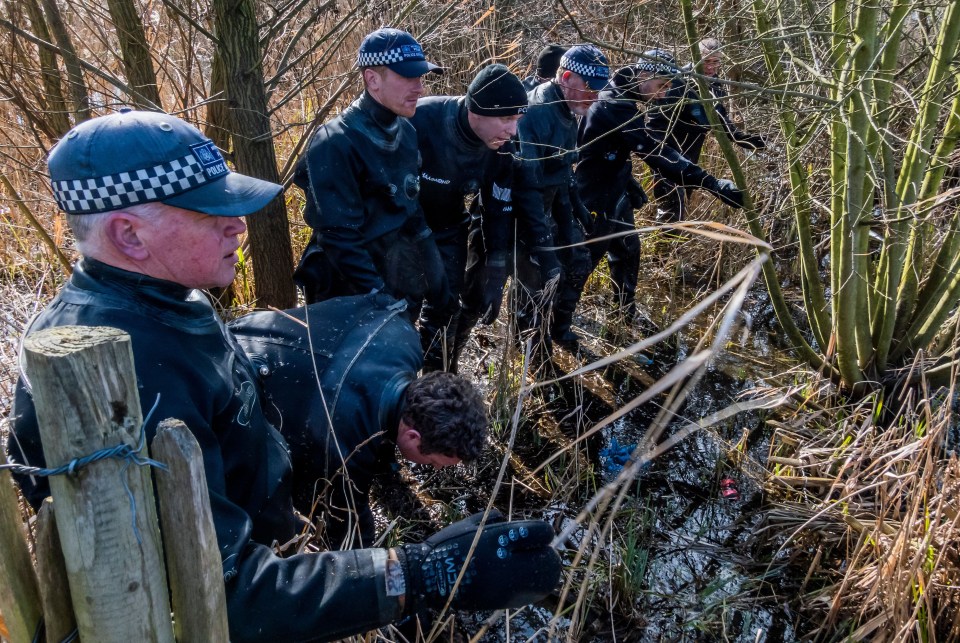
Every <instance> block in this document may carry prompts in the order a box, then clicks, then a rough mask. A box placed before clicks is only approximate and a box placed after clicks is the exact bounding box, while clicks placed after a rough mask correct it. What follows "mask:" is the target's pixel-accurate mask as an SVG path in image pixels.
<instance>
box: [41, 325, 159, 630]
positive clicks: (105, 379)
mask: <svg viewBox="0 0 960 643" xmlns="http://www.w3.org/2000/svg"><path fill="white" fill-rule="evenodd" d="M23 348H24V357H25V358H26V368H25V372H26V375H27V377H28V378H29V380H30V383H31V384H32V387H33V399H34V405H35V406H36V410H37V422H38V424H39V426H40V437H41V440H42V442H43V451H44V454H45V457H46V461H47V466H48V467H50V468H57V467H61V466H65V465H67V464H68V463H70V462H71V461H73V460H74V459H76V458H81V457H86V456H89V455H91V454H93V453H95V452H98V451H101V450H103V449H109V448H113V447H116V446H117V445H120V444H125V445H128V446H130V447H132V448H134V449H136V448H137V447H138V445H139V443H140V438H141V430H140V427H141V424H142V416H141V413H140V399H139V395H138V393H137V378H136V374H135V372H134V368H133V352H132V350H131V347H130V337H129V336H128V335H127V334H126V333H124V332H122V331H120V330H117V329H115V328H104V327H92V328H91V327H80V326H65V327H60V328H50V329H46V330H42V331H38V332H36V333H33V334H31V335H30V336H28V337H27V338H26V340H24V343H23ZM147 403H148V404H152V403H153V400H148V401H147ZM140 455H141V456H143V457H146V456H147V455H148V454H147V452H146V448H145V447H144V449H143V451H142V452H141V453H140ZM50 489H51V495H52V496H53V500H54V503H55V504H56V507H57V531H58V533H59V534H60V542H61V543H62V545H63V554H64V560H65V562H66V567H67V575H68V576H69V579H70V592H71V594H72V596H73V609H74V614H75V615H76V618H77V626H78V629H79V630H80V638H81V640H84V641H100V642H104V643H130V641H138V642H139V641H147V642H166V641H170V642H172V641H173V626H172V623H171V620H170V603H169V599H168V598H167V583H166V574H165V572H164V568H163V555H162V553H161V547H160V534H159V528H158V526H157V515H156V506H155V504H154V495H153V484H152V482H151V479H150V470H149V467H147V466H138V465H136V464H134V463H131V462H130V461H128V460H118V459H115V458H108V459H104V460H100V461H98V462H94V463H91V464H89V465H87V466H84V467H81V468H79V469H78V470H77V471H76V473H75V474H68V475H55V476H51V477H50ZM131 497H132V500H131Z"/></svg>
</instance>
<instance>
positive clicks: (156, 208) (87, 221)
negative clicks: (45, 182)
mask: <svg viewBox="0 0 960 643" xmlns="http://www.w3.org/2000/svg"><path fill="white" fill-rule="evenodd" d="M165 207H167V206H166V205H164V204H163V203H160V202H158V201H157V202H153V203H141V204H139V205H130V206H127V207H125V208H120V209H118V210H109V211H107V212H94V213H92V214H69V213H67V215H66V216H67V226H69V228H70V231H71V232H72V233H73V236H74V238H75V239H76V240H77V247H78V248H79V250H80V252H81V253H82V254H83V253H84V249H85V246H88V244H89V243H90V242H93V241H94V239H95V234H94V233H95V231H97V230H99V229H100V228H101V227H102V226H103V225H104V223H105V222H106V220H107V217H109V216H110V215H111V214H113V213H114V212H120V211H123V212H129V213H130V214H133V215H135V216H138V217H142V218H150V217H155V216H157V215H158V214H159V213H160V212H162V211H163V209H164V208H165Z"/></svg>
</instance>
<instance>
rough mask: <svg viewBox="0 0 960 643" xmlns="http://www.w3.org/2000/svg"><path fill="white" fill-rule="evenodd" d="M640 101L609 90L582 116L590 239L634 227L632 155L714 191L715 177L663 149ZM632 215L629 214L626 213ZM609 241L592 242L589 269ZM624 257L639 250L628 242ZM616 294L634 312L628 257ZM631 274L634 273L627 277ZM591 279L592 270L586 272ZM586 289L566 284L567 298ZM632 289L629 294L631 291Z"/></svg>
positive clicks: (582, 189) (580, 187) (633, 266)
mask: <svg viewBox="0 0 960 643" xmlns="http://www.w3.org/2000/svg"><path fill="white" fill-rule="evenodd" d="M639 100H640V98H639V97H638V96H636V95H634V94H630V93H628V92H624V91H622V90H620V89H618V88H616V87H614V88H611V89H606V90H604V91H602V92H601V93H600V96H599V98H598V100H597V102H595V103H594V104H593V105H591V106H590V110H589V111H588V112H587V115H586V116H585V117H584V120H583V122H582V123H581V126H580V134H579V139H580V161H579V163H578V164H577V169H576V174H575V177H574V178H575V182H576V186H577V193H578V195H579V198H580V200H581V201H582V202H583V205H584V206H585V207H586V209H587V210H588V211H589V212H590V213H591V216H593V217H594V224H593V230H592V232H591V234H590V235H589V238H590V239H591V240H594V239H600V238H602V237H604V236H607V235H609V234H612V233H615V232H623V231H629V230H631V229H633V227H634V224H633V216H632V215H633V209H632V208H630V207H629V200H628V201H626V202H624V198H625V197H627V191H628V188H629V187H630V183H631V181H632V180H633V177H632V164H631V155H634V154H636V155H637V156H639V157H640V158H641V159H642V160H643V161H644V162H645V163H646V164H647V165H649V166H650V167H651V168H654V169H656V170H657V171H658V172H660V173H661V174H662V175H663V176H666V177H668V178H670V179H672V180H673V181H675V182H677V183H682V184H684V185H691V186H698V187H701V186H709V187H711V188H712V187H714V186H715V184H716V179H715V178H714V177H712V176H711V175H709V174H708V173H707V172H705V171H704V170H703V169H702V168H700V167H699V166H698V165H695V164H694V163H691V162H690V161H689V160H687V159H686V158H684V157H683V156H681V155H680V154H679V153H678V152H677V151H676V150H674V149H673V148H671V147H667V146H665V145H663V144H662V143H661V142H660V141H659V140H657V139H656V138H654V137H653V136H651V134H650V132H649V131H648V125H647V123H646V119H645V115H644V113H643V112H640V111H638V110H637V103H638V101H639ZM628 212H629V214H627V213H628ZM610 243H611V242H610V240H609V239H607V240H603V241H594V242H593V243H590V244H588V248H589V250H590V257H591V270H592V269H593V268H596V266H597V265H598V264H599V263H600V260H601V259H602V258H603V255H604V253H606V252H607V250H608V249H609V247H610ZM621 244H625V245H626V247H625V248H623V253H622V254H626V253H629V252H631V251H637V252H639V247H638V246H637V245H636V244H635V243H632V242H630V241H626V240H625V241H622V242H621ZM619 258H620V259H621V265H620V266H618V267H617V269H618V275H617V276H618V279H619V282H618V290H619V291H620V298H621V303H622V305H624V306H625V307H626V310H625V311H624V312H625V313H627V314H628V315H631V314H632V308H633V292H632V291H633V290H635V289H636V276H635V274H636V270H637V268H638V267H639V263H638V262H637V261H635V260H631V259H629V258H628V257H623V256H622V257H619ZM630 271H632V272H633V275H631V274H629V273H630ZM587 276H589V272H588V274H587ZM585 285H586V277H584V278H583V279H582V280H580V281H568V282H566V283H565V284H564V288H565V290H566V291H567V292H566V297H567V298H572V299H573V301H574V302H575V303H576V302H577V301H579V299H580V296H581V295H582V292H583V287H584V286H585ZM628 290H630V292H627V291H628Z"/></svg>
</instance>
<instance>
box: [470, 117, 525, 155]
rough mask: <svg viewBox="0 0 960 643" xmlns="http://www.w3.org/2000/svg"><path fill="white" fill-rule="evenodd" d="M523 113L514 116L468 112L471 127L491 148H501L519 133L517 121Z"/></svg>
mask: <svg viewBox="0 0 960 643" xmlns="http://www.w3.org/2000/svg"><path fill="white" fill-rule="evenodd" d="M522 116H523V115H522V114H516V115H514V116H481V115H479V114H474V113H473V112H467V121H468V122H469V123H470V129H472V130H473V133H474V134H476V135H477V138H479V139H480V140H481V141H483V144H484V145H486V146H487V147H488V148H490V149H491V150H499V149H500V148H501V147H502V146H503V144H504V143H506V142H507V141H509V140H510V139H511V138H513V137H514V136H515V135H516V133H517V123H519V122H520V118H521V117H522Z"/></svg>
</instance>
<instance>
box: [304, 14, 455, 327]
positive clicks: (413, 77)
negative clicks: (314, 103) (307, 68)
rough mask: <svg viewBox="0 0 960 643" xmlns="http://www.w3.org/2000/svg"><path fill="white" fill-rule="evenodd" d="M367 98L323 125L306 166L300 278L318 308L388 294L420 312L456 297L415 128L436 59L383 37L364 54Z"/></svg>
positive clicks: (395, 35)
mask: <svg viewBox="0 0 960 643" xmlns="http://www.w3.org/2000/svg"><path fill="white" fill-rule="evenodd" d="M357 66H358V67H360V69H361V70H362V73H363V83H364V92H363V94H362V95H361V96H360V98H358V99H357V100H356V101H354V102H353V104H351V105H350V107H348V108H347V109H346V110H345V111H344V112H343V113H342V114H341V115H340V116H338V117H337V118H335V119H333V120H332V121H330V122H329V123H326V124H325V125H323V126H322V127H321V128H320V129H319V130H318V131H317V133H316V134H315V135H314V137H313V139H312V140H311V141H310V146H309V147H308V148H307V152H306V154H305V156H304V158H303V159H301V160H300V162H299V164H298V165H297V171H296V174H295V175H294V182H295V183H296V184H297V185H298V186H299V187H300V188H301V189H303V191H304V193H305V195H306V209H305V210H304V219H306V222H307V224H309V225H310V227H311V228H313V236H311V238H310V242H309V244H308V245H307V248H306V249H305V250H304V253H303V257H302V258H301V259H300V264H299V266H298V267H297V270H296V272H295V274H294V279H295V280H296V281H297V283H298V284H299V285H300V286H301V287H302V288H303V290H304V294H305V296H306V300H307V302H308V303H310V302H314V301H321V300H323V299H329V298H330V297H336V296H340V295H357V294H366V293H369V292H374V291H385V292H387V293H389V294H391V295H393V296H394V297H398V298H406V299H407V300H408V301H409V302H410V303H411V306H412V307H413V308H414V309H416V308H418V307H419V305H420V301H421V300H422V299H423V297H424V295H427V296H429V298H430V299H431V300H432V301H435V302H439V303H441V304H445V303H446V300H447V298H448V297H449V292H448V287H447V284H446V282H445V280H444V274H445V273H444V271H443V269H442V265H441V261H440V255H439V253H438V252H437V247H436V243H435V242H434V239H433V235H432V234H431V232H430V228H429V227H427V224H426V222H425V220H424V218H423V212H422V210H421V209H420V203H419V201H418V196H419V192H420V178H419V154H418V152H417V135H416V132H415V131H414V129H413V125H411V124H410V121H409V120H408V119H409V118H410V117H411V116H413V114H414V112H415V111H416V109H417V100H418V99H419V98H420V96H421V95H422V94H423V82H422V76H424V75H425V74H427V73H430V72H437V73H439V72H440V71H441V69H440V68H439V67H437V66H436V65H434V64H432V63H429V62H427V61H426V59H425V58H424V55H423V49H422V48H421V47H420V44H419V43H418V42H417V41H416V40H414V38H413V36H411V35H410V34H408V33H406V32H404V31H400V30H398V29H389V28H385V29H378V30H377V31H374V32H373V33H371V34H369V35H368V36H367V37H366V38H364V40H363V42H362V43H361V45H360V52H359V54H358V56H357Z"/></svg>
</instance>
